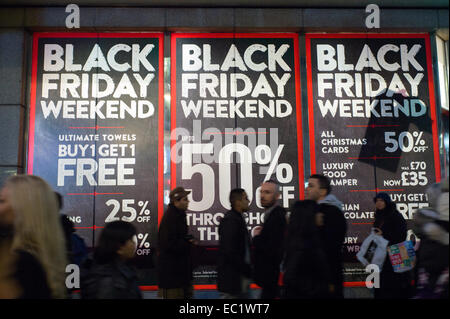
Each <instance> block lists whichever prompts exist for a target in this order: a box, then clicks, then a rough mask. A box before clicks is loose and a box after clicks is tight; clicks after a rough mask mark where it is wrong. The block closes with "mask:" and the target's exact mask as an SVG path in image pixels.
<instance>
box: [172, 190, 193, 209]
mask: <svg viewBox="0 0 450 319" xmlns="http://www.w3.org/2000/svg"><path fill="white" fill-rule="evenodd" d="M190 193H191V192H190V191H186V190H185V189H184V188H183V187H177V188H174V189H173V190H172V191H171V192H170V194H169V198H170V203H171V204H173V205H174V206H175V207H176V208H178V209H179V210H182V211H186V210H187V209H188V206H189V200H188V198H187V195H189V194H190Z"/></svg>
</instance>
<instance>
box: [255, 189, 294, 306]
mask: <svg viewBox="0 0 450 319" xmlns="http://www.w3.org/2000/svg"><path fill="white" fill-rule="evenodd" d="M260 192H261V205H262V206H263V207H264V209H265V211H264V224H263V226H259V227H255V229H254V230H253V235H254V238H253V245H254V249H255V251H254V253H255V255H254V258H255V260H254V262H255V278H254V279H255V282H256V284H257V285H259V286H260V287H262V293H261V299H275V298H277V297H279V286H278V279H279V276H280V264H281V261H282V259H283V254H284V245H285V233H286V210H285V209H284V208H283V207H281V206H279V205H278V204H277V202H278V199H279V198H280V191H279V186H278V184H277V183H275V182H274V181H271V180H269V181H267V182H264V183H263V184H262V185H261V190H260Z"/></svg>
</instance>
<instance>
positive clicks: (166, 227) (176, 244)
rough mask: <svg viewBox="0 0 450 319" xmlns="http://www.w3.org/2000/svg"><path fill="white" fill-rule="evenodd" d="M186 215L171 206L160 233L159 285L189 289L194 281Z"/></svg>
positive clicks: (160, 227) (163, 219) (165, 215)
mask: <svg viewBox="0 0 450 319" xmlns="http://www.w3.org/2000/svg"><path fill="white" fill-rule="evenodd" d="M187 235H188V227H187V223H186V213H185V212H184V211H181V210H179V209H177V208H176V207H175V206H174V205H173V204H169V207H168V208H167V210H166V212H165V213H164V216H163V218H162V220H161V224H160V226H159V232H158V262H157V269H158V285H159V287H160V288H182V287H187V286H189V285H190V283H191V279H192V264H191V257H190V249H191V244H190V243H189V241H188V240H187Z"/></svg>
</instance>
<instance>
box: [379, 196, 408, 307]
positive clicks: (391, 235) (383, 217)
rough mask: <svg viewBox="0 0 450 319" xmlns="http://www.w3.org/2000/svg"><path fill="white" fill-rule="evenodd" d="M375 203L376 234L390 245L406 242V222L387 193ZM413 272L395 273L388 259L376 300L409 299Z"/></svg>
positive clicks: (385, 262) (383, 269) (384, 266)
mask: <svg viewBox="0 0 450 319" xmlns="http://www.w3.org/2000/svg"><path fill="white" fill-rule="evenodd" d="M373 201H374V203H375V208H376V211H375V222H374V223H373V228H374V232H375V233H376V234H378V235H380V236H383V238H385V239H386V240H388V241H389V244H388V245H389V246H390V245H395V244H398V243H401V242H403V241H405V240H406V237H407V226H406V221H405V219H404V218H403V216H402V214H400V213H399V212H398V210H397V208H396V206H395V203H394V202H393V201H392V200H391V198H390V196H389V195H388V194H387V193H378V194H376V196H375V197H374V199H373ZM410 282H411V272H405V273H395V272H394V269H393V267H392V264H391V261H390V259H389V257H386V259H385V261H384V264H383V267H382V271H381V273H380V288H378V289H375V298H376V299H407V298H409V297H410V296H411V286H410Z"/></svg>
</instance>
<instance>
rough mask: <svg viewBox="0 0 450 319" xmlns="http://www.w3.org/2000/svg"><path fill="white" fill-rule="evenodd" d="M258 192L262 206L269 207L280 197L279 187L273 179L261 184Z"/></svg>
mask: <svg viewBox="0 0 450 319" xmlns="http://www.w3.org/2000/svg"><path fill="white" fill-rule="evenodd" d="M260 193H261V205H262V207H264V208H269V207H272V206H273V205H275V203H276V202H277V201H278V199H279V198H280V187H279V186H278V184H277V183H276V182H274V181H273V180H268V181H265V182H264V183H262V184H261V189H260Z"/></svg>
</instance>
